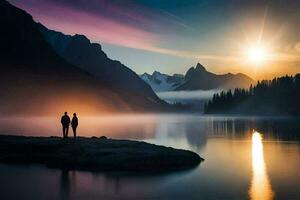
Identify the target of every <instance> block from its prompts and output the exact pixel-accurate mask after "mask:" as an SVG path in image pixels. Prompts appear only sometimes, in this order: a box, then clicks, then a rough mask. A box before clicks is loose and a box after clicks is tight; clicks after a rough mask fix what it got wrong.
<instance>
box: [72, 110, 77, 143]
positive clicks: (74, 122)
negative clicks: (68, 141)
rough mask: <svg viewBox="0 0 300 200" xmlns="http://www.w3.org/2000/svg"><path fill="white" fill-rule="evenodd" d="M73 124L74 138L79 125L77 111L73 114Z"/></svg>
mask: <svg viewBox="0 0 300 200" xmlns="http://www.w3.org/2000/svg"><path fill="white" fill-rule="evenodd" d="M71 125H72V129H73V134H74V138H76V129H77V126H78V118H77V116H76V113H74V114H73V118H72V122H71Z"/></svg>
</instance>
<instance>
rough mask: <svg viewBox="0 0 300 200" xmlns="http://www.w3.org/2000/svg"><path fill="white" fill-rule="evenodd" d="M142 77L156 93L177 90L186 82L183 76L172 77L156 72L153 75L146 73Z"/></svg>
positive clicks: (175, 75)
mask: <svg viewBox="0 0 300 200" xmlns="http://www.w3.org/2000/svg"><path fill="white" fill-rule="evenodd" d="M140 77H141V79H143V80H144V81H145V82H146V83H147V84H148V85H150V86H151V88H152V89H153V90H154V91H156V92H162V91H172V90H175V89H176V88H177V87H178V86H180V85H181V84H182V83H183V81H184V76H183V75H182V74H174V75H172V76H170V75H168V74H162V73H160V72H158V71H154V72H153V73H152V74H148V73H144V74H142V75H140Z"/></svg>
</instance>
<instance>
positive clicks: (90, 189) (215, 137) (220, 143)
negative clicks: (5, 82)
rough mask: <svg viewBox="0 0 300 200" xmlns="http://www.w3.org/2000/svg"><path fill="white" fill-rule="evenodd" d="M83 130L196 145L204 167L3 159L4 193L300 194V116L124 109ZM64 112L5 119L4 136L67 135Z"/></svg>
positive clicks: (84, 124) (86, 123)
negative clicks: (154, 171) (125, 168)
mask: <svg viewBox="0 0 300 200" xmlns="http://www.w3.org/2000/svg"><path fill="white" fill-rule="evenodd" d="M79 120H80V127H79V130H78V133H79V134H81V135H84V136H92V135H97V136H101V135H106V136H108V137H111V138H126V139H127V138H129V139H136V140H144V141H148V142H151V143H155V144H163V145H166V146H172V147H176V148H183V149H190V150H192V151H195V152H197V153H199V154H200V155H201V156H202V157H204V158H205V161H204V162H203V163H201V165H199V166H198V167H197V168H196V169H193V170H190V171H185V172H180V173H171V174H163V175H156V176H136V175H129V176H128V175H127V176H124V175H120V174H119V175H118V174H101V173H98V174H93V173H88V172H80V171H61V170H58V169H48V168H45V167H42V166H15V165H5V164H0V198H1V199H26V198H27V199H105V200H110V199H138V200H142V199H183V200H186V199H214V200H219V199H221V200H222V199H230V200H234V199H251V200H271V199H283V200H297V199H300V119H289V118H248V117H214V116H210V117H204V116H199V115H198V116H197V115H127V116H126V115H124V116H111V117H93V118H92V117H90V118H88V117H85V118H79ZM58 122H59V118H57V119H55V118H10V119H3V118H2V119H0V133H1V134H15V135H43V136H48V135H59V134H61V132H60V126H59V124H58Z"/></svg>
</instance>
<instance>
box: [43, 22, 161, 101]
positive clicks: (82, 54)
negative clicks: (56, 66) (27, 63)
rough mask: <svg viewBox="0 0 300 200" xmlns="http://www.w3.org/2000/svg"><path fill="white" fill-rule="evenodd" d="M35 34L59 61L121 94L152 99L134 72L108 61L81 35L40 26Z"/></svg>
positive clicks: (152, 96) (96, 46)
mask: <svg viewBox="0 0 300 200" xmlns="http://www.w3.org/2000/svg"><path fill="white" fill-rule="evenodd" d="M39 30H40V31H41V32H42V33H43V35H44V36H45V38H46V40H47V41H48V42H49V44H50V45H51V46H52V47H53V48H54V50H55V51H56V52H57V53H58V54H59V55H60V56H61V57H63V58H64V59H66V60H67V61H68V62H70V63H72V64H74V65H76V66H78V67H80V68H81V69H83V70H85V71H88V72H89V73H90V74H92V75H94V76H95V77H97V78H98V79H99V80H101V81H104V82H106V83H108V84H109V85H113V86H115V87H118V88H120V89H123V90H127V91H130V92H134V93H137V94H141V93H143V94H144V95H146V96H147V97H151V98H154V96H156V95H155V93H154V92H153V91H152V89H151V88H150V86H149V85H147V84H146V83H144V81H143V80H141V79H140V77H139V76H138V75H137V74H136V73H135V72H133V71H132V70H131V69H129V68H128V67H126V66H125V65H123V64H122V63H120V62H119V61H115V60H111V59H110V58H108V57H107V55H106V54H105V53H104V52H103V51H102V48H101V45H100V44H97V43H91V42H90V41H89V40H88V39H87V38H86V37H85V36H83V35H74V36H70V35H64V34H63V33H60V32H56V31H52V30H49V29H47V28H46V27H44V26H43V25H41V24H39Z"/></svg>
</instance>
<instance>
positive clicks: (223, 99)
mask: <svg viewBox="0 0 300 200" xmlns="http://www.w3.org/2000/svg"><path fill="white" fill-rule="evenodd" d="M204 112H205V113H207V114H212V113H214V114H228V113H232V114H258V115H300V74H297V75H295V76H288V75H286V76H282V77H277V78H274V79H273V80H263V81H258V82H257V84H256V85H255V86H252V85H251V86H250V87H249V89H242V88H236V89H234V90H231V89H230V90H227V91H222V92H221V93H217V94H214V95H213V98H212V99H211V100H209V101H208V102H207V103H206V104H205V105H204Z"/></svg>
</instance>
